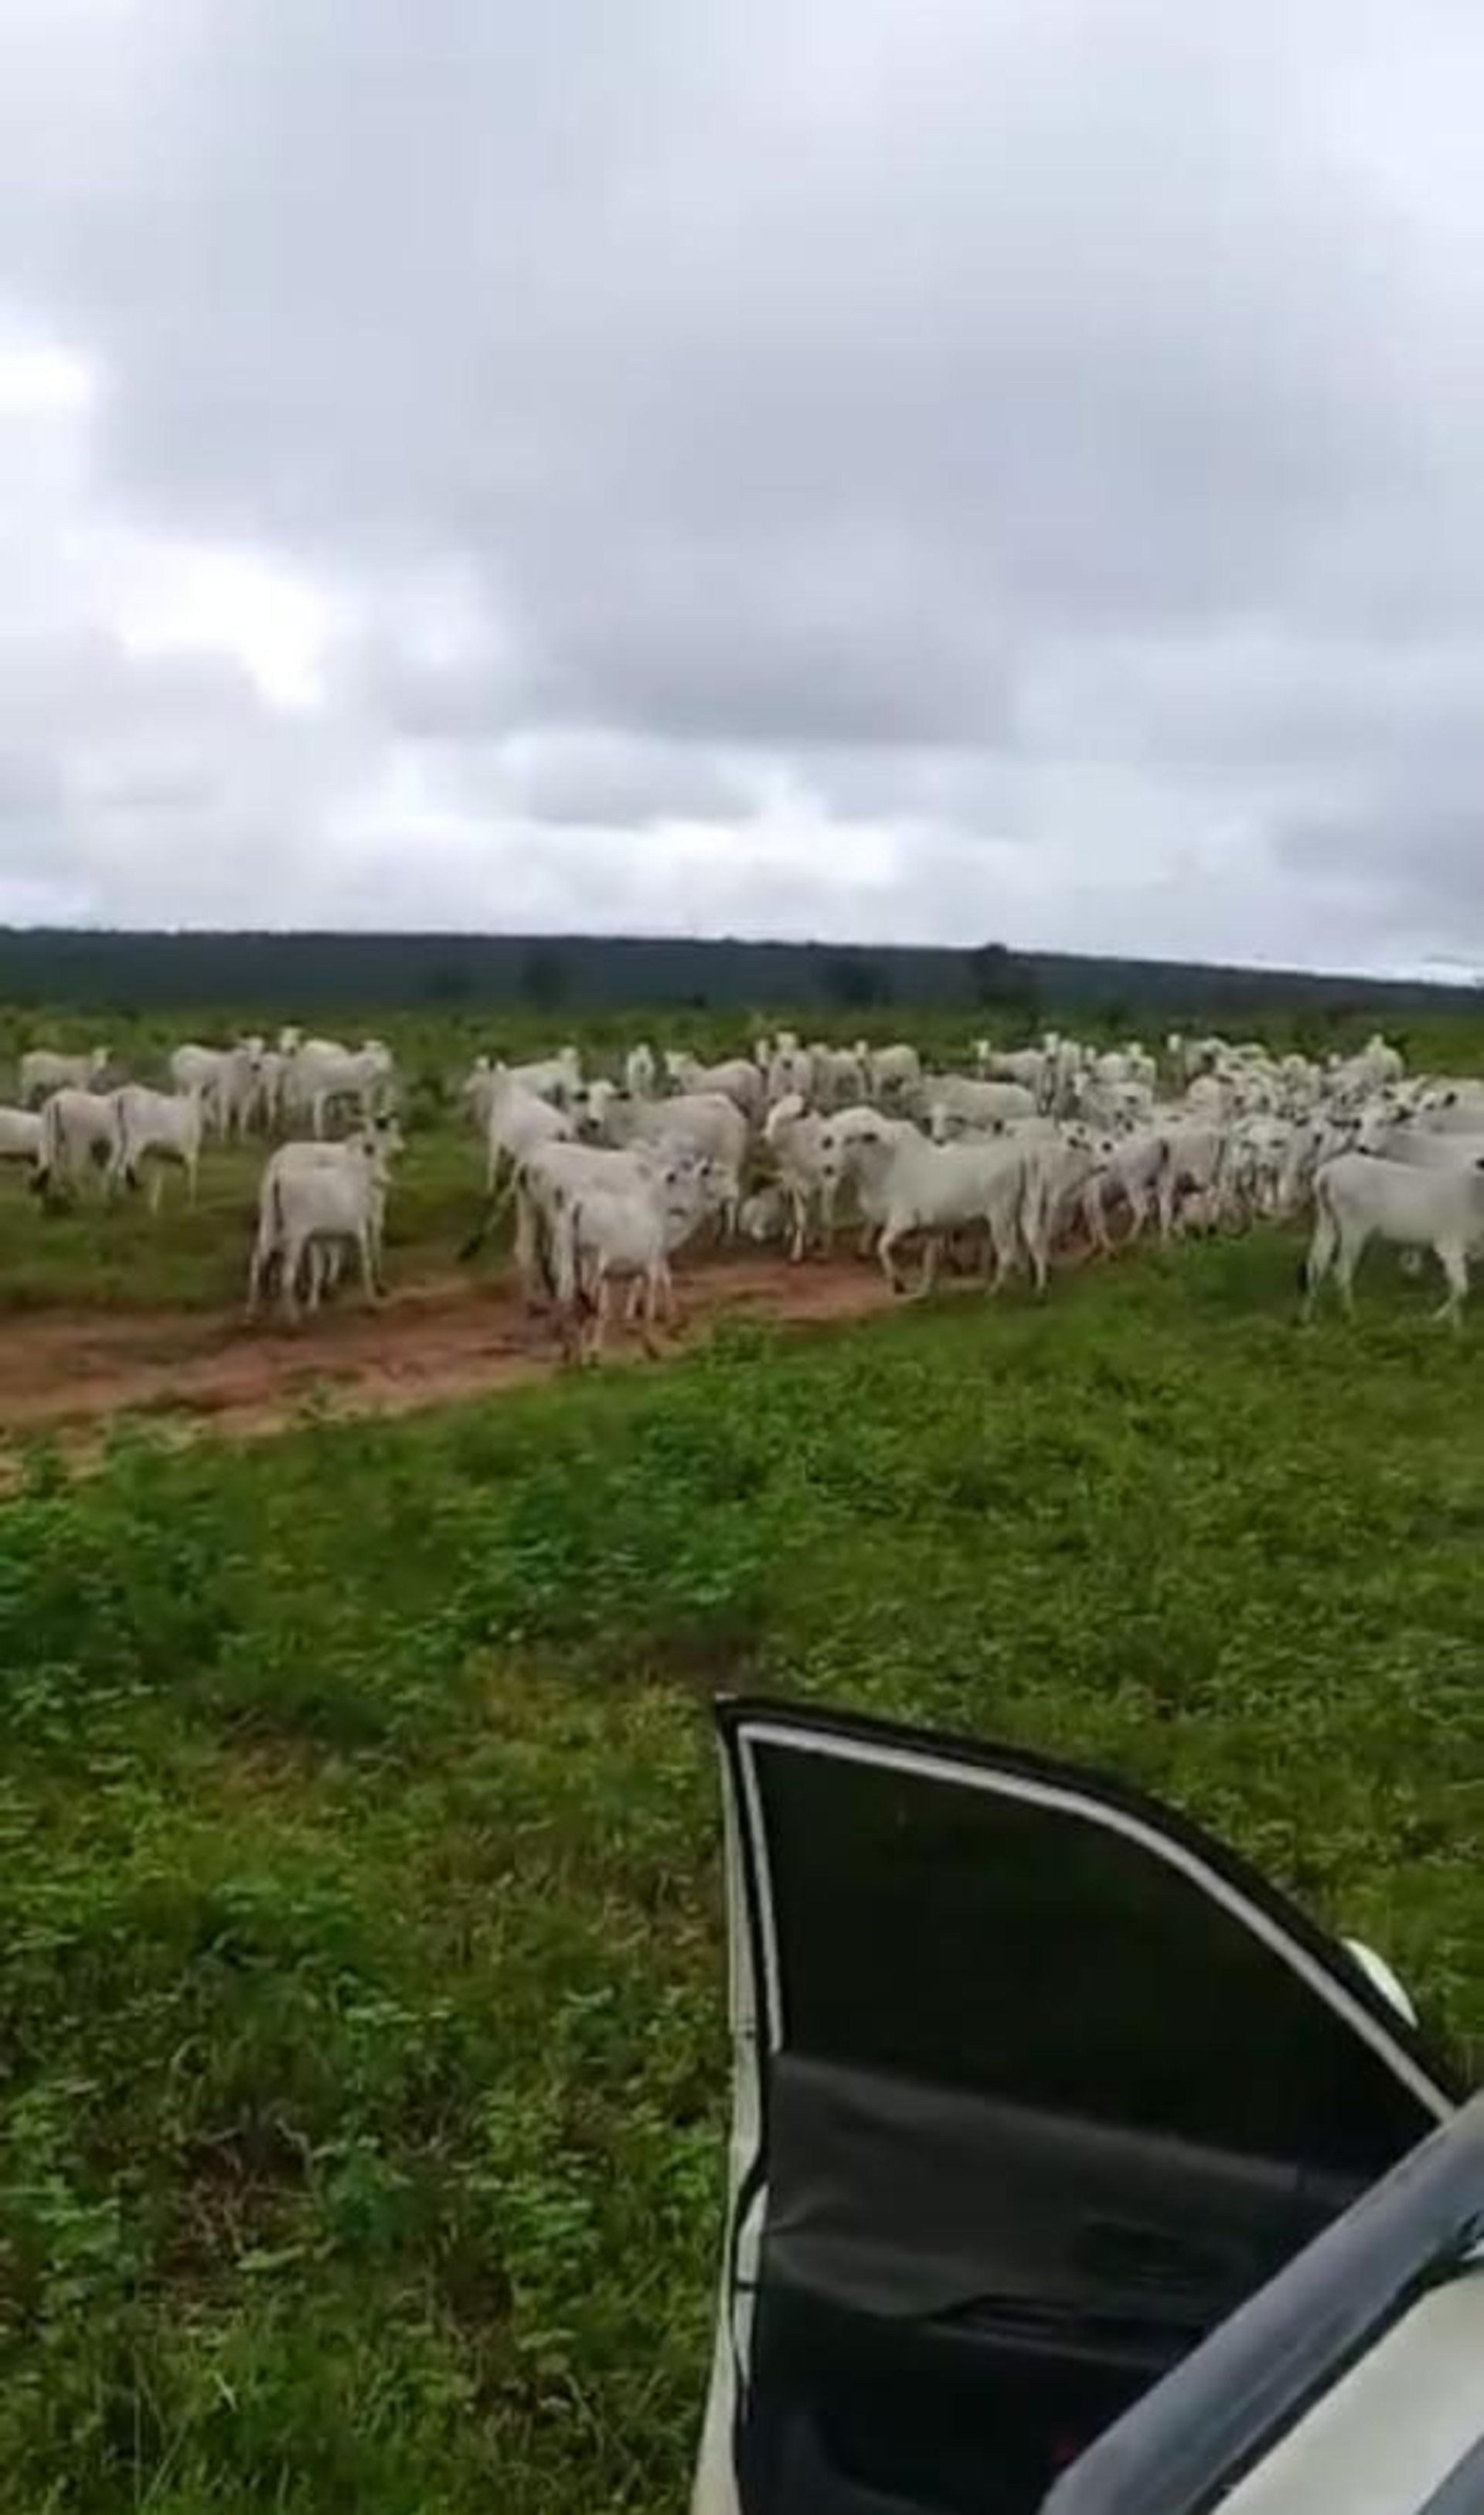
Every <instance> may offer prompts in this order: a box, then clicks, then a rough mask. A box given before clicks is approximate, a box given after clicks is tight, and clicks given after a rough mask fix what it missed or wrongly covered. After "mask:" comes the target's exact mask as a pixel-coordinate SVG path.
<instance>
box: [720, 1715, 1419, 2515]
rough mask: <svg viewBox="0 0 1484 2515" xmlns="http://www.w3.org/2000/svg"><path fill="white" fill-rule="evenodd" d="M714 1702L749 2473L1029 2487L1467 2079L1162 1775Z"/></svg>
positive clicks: (971, 2492) (1018, 2497) (746, 2493)
mask: <svg viewBox="0 0 1484 2515" xmlns="http://www.w3.org/2000/svg"><path fill="white" fill-rule="evenodd" d="M720 1721H721V1734H722V1744H723V1754H724V1758H725V1762H726V1769H727V1773H728V1805H729V1825H730V1827H731V1829H732V1831H733V1833H734V1835H735V1850H736V1853H737V1857H736V1859H735V1860H734V1862H733V1877H734V1881H739V1901H740V1903H741V1905H742V1906H743V1908H744V1909H743V1910H742V1911H741V1912H740V1913H738V1914H737V1915H736V1916H735V1929H734V1939H733V1954H734V1974H735V1966H736V1960H737V1958H738V1956H739V1952H740V1955H741V1958H742V1959H743V1962H742V1968H741V1969H742V1971H743V1973H745V1976H746V1979H747V1999H746V2005H745V2016H746V2029H745V2036H744V2043H743V2046H739V2049H741V2048H745V2052H746V2056H747V2061H748V2068H749V2071H750V2073H751V2075H752V2077H753V2078H754V2079H755V2081H756V2083H755V2084H754V2085H752V2086H751V2088H750V2098H749V2101H750V2104H751V2108H752V2112H753V2114H754V2116H755V2119H756V2138H755V2142H754V2153H753V2155H752V2157H751V2158H750V2159H749V2160H747V2161H744V2162H743V2165H742V2168H741V2181H740V2182H739V2183H738V2184H737V2187H736V2188H737V2189H738V2190H740V2189H741V2188H742V2186H743V2185H744V2184H745V2186H746V2189H747V2191H748V2192H749V2194H750V2195H751V2197H752V2201H753V2205H754V2218H755V2225H756V2237H755V2241H754V2242H752V2243H751V2244H750V2246H749V2247H748V2248H747V2252H748V2260H747V2263H746V2265H745V2272H744V2269H743V2268H740V2267H736V2266H734V2270H733V2275H732V2277H731V2280H730V2295H729V2308H730V2311H731V2314H732V2317H733V2327H732V2328H733V2346H732V2349H731V2352H730V2364H729V2365H728V2367H727V2369H726V2375H727V2382H728V2386H729V2388H730V2393H731V2408H730V2411H729V2413H728V2415H729V2418H730V2422H731V2432H732V2455H733V2464H734V2473H735V2481H736V2493H735V2498H734V2500H733V2501H728V2502H734V2503H735V2504H736V2505H737V2506H738V2507H739V2508H740V2509H741V2515H961V2510H962V2515H1002V2510H1003V2515H1030V2510H1032V2509H1033V2508H1035V2507H1036V2506H1038V2505H1039V2504H1040V2502H1041V2498H1042V2497H1043V2496H1044V2494H1046V2491H1047V2490H1048V2489H1049V2488H1050V2487H1051V2484H1052V2482H1053V2481H1054V2479H1055V2476H1056V2473H1057V2471H1058V2470H1059V2469H1061V2468H1062V2467H1063V2466H1064V2465H1065V2463H1066V2462H1067V2461H1068V2460H1069V2459H1070V2458H1072V2457H1073V2456H1075V2455H1076V2454H1077V2453H1081V2452H1082V2451H1083V2449H1084V2448H1085V2446H1086V2445H1087V2444H1088V2443H1089V2442H1090V2441H1091V2439H1092V2437H1094V2436H1095V2435H1096V2434H1098V2433H1099V2432H1100V2430H1101V2429H1102V2428H1104V2427H1105V2426H1107V2425H1108V2423H1109V2422H1110V2421H1112V2420H1113V2419H1115V2418H1117V2417H1118V2416H1119V2415H1120V2413H1121V2412H1124V2411H1125V2410H1126V2409H1127V2408H1128V2407H1129V2405H1130V2404H1131V2403H1132V2402H1134V2401H1135V2400H1137V2399H1138V2398H1139V2396H1140V2395H1141V2394H1142V2393H1143V2392H1144V2391H1146V2390H1147V2389H1148V2388H1149V2387H1150V2386H1151V2385H1152V2384H1153V2383H1154V2382H1156V2381H1157V2380H1158V2379H1159V2377H1160V2376H1161V2375H1162V2374H1163V2373H1164V2372H1165V2371H1167V2370H1168V2369H1169V2368H1171V2367H1173V2366H1174V2365H1175V2363H1176V2362H1177V2361H1178V2360H1179V2358H1181V2357H1182V2356H1183V2355H1185V2354H1186V2353H1187V2352H1189V2351H1190V2350H1191V2349H1192V2348H1194V2347H1195V2346H1196V2345H1197V2344H1198V2343H1199V2342H1200V2341H1201V2339H1202V2338H1203V2336H1204V2335H1205V2334H1206V2333H1207V2332H1208V2331H1209V2330H1210V2329H1212V2328H1213V2326H1214V2325H1215V2324H1217V2323H1219V2322H1220V2320H1221V2319H1222V2318H1223V2317H1224V2316H1225V2315H1226V2314H1228V2313H1229V2312H1230V2311H1231V2310H1232V2308H1233V2307H1234V2306H1235V2305H1238V2304H1240V2302H1241V2301H1242V2299H1243V2298H1245V2297H1247V2296H1249V2295H1251V2293H1252V2292H1253V2291H1254V2289H1255V2288H1258V2287H1260V2286H1261V2284H1262V2283H1263V2282H1264V2281H1265V2280H1267V2279H1268V2278H1269V2277H1270V2276H1271V2275H1272V2273H1273V2272H1274V2271H1275V2270H1277V2269H1278V2268H1280V2267H1281V2266H1282V2265H1283V2263H1285V2262H1286V2261H1288V2260H1289V2259H1291V2258H1292V2256H1293V2255H1294V2254H1295V2253H1296V2252H1298V2250H1299V2249H1300V2248H1301V2247H1303V2246H1304V2245H1305V2244H1307V2243H1308V2241H1309V2240H1310V2238H1311V2237H1312V2236H1313V2235H1314V2234H1315V2233H1316V2232H1317V2231H1318V2230H1319V2229H1321V2228H1322V2227H1324V2226H1326V2225H1328V2224H1329V2222H1330V2221H1331V2219H1332V2218H1333V2217H1334V2216H1335V2215H1336V2214H1337V2213H1338V2212H1339V2211H1340V2210H1341V2209H1343V2208H1344V2207H1345V2206H1348V2204H1349V2202H1350V2201H1351V2200H1352V2199H1353V2198H1354V2196H1355V2195H1356V2193H1358V2192H1360V2191H1362V2190H1364V2189H1365V2188H1366V2187H1367V2186H1368V2184H1369V2183H1370V2182H1372V2181H1373V2180H1374V2179H1375V2178H1376V2177H1377V2176H1379V2175H1380V2174H1381V2173H1383V2172H1384V2171H1385V2170H1386V2168H1387V2167H1388V2166H1389V2165H1391V2164H1392V2163H1393V2162H1394V2160H1395V2159H1396V2158H1397V2157H1398V2156H1400V2155H1402V2154H1404V2153H1405V2152H1406V2151H1407V2150H1408V2149H1409V2148H1410V2147H1411V2146H1412V2145H1413V2144H1414V2143H1415V2142H1416V2141H1417V2140H1418V2139H1419V2138H1421V2137H1422V2135H1423V2133H1424V2132H1425V2131H1426V2130H1427V2129H1428V2128H1429V2127H1430V2126H1431V2125H1432V2124H1433V2123H1435V2122H1437V2121H1438V2120H1440V2119H1442V2118H1444V2117H1445V2116H1446V2114H1447V2113H1448V2111H1449V2109H1450V2107H1451V2104H1452V2103H1453V2101H1454V2093H1453V2090H1452V2088H1451V2086H1450V2084H1449V2083H1448V2082H1447V2080H1446V2078H1445V2076H1444V2074H1443V2073H1442V2072H1441V2071H1440V2069H1439V2066H1438V2065H1437V2063H1436V2060H1435V2057H1434V2056H1433V2055H1432V2054H1431V2053H1430V2051H1429V2050H1428V2048H1427V2046H1426V2045H1425V2042H1424V2041H1423V2040H1422V2038H1421V2037H1419V2036H1417V2035H1416V2034H1415V2033H1414V2032H1413V2031H1412V2029H1411V2028H1410V2027H1409V2026H1408V2025H1407V2024H1406V2022H1405V2021H1404V2020H1403V2019H1401V2018H1399V2017H1398V2015H1397V2014H1396V2012H1395V2011H1394V2009H1393V2007H1392V2006H1391V2005H1390V2003H1388V2002H1387V2001H1386V2000H1384V1998H1383V1996H1382V1995H1381V1993H1380V1992H1379V1991H1378V1990H1377V1988H1376V1985H1375V1983H1374V1982H1373V1981H1372V1980H1371V1979H1370V1977H1369V1976H1368V1975H1367V1973H1366V1972H1365V1970H1364V1968H1363V1967H1362V1966H1360V1965H1359V1964H1358V1963H1356V1962H1355V1961H1354V1959H1352V1958H1348V1957H1347V1956H1346V1955H1345V1953H1344V1951H1343V1950H1342V1949H1341V1948H1340V1946H1339V1944H1338V1943H1336V1942H1331V1941H1330V1940H1328V1939H1327V1938H1326V1937H1325V1935H1324V1934H1323V1933H1322V1932H1319V1931H1316V1930H1315V1929H1314V1928H1313V1926H1312V1925H1311V1924H1309V1923H1308V1922H1307V1921H1306V1920H1305V1919H1304V1918H1303V1917H1301V1916H1299V1915H1297V1914H1295V1913H1294V1912H1293V1911H1292V1910H1291V1908H1289V1907H1288V1906H1287V1905H1286V1904H1285V1903H1284V1902H1283V1899H1282V1898H1281V1897H1278V1896H1276V1895H1275V1894H1274V1893H1273V1892H1272V1890H1271V1889H1270V1888H1268V1887H1267V1886H1266V1885H1265V1884H1264V1883H1263V1882H1262V1881H1261V1880H1260V1879H1257V1878H1255V1877H1254V1876H1253V1875H1252V1874H1251V1873H1250V1872H1248V1871H1247V1870H1246V1869H1245V1868H1244V1867H1243V1865H1242V1864H1241V1863H1239V1862H1236V1861H1234V1860H1233V1859H1232V1858H1231V1856H1230V1855H1229V1854H1226V1853H1224V1852H1223V1851H1222V1850H1221V1849H1220V1847H1219V1846H1217V1845H1215V1844H1213V1843H1211V1842H1210V1841H1209V1840H1208V1838H1207V1837H1206V1836H1204V1835H1201V1834H1200V1833H1199V1831H1198V1830H1197V1829H1195V1828H1193V1827H1190V1826H1188V1825H1186V1824H1185V1823H1184V1822H1183V1821H1182V1820H1180V1819H1178V1818H1175V1817H1173V1816H1171V1815H1170V1814H1169V1812H1167V1811H1163V1810H1160V1809H1157V1808H1154V1807H1153V1806H1152V1805H1151V1804H1150V1803H1149V1802H1147V1801H1145V1800H1142V1799H1141V1798H1139V1797H1138V1795H1137V1794H1135V1793H1127V1792H1122V1791H1120V1790H1118V1789H1117V1788H1116V1787H1114V1786H1111V1785H1108V1784H1106V1783H1105V1782H1103V1781H1102V1780H1101V1779H1100V1778H1099V1777H1095V1776H1089V1775H1084V1774H1080V1773H1077V1772H1075V1771H1074V1770H1072V1769H1071V1768H1069V1767H1066V1766H1062V1765H1053V1764H1051V1763H1048V1762H1046V1761H1045V1760H1043V1759H1039V1758H1033V1757H1026V1756H1022V1755H1018V1754H1015V1753H1013V1752H1007V1751H1002V1750H990V1749H983V1748H979V1747H977V1746H975V1745H973V1744H971V1743H965V1742H954V1741H944V1740H941V1739H938V1738H935V1737H928V1738H923V1737H919V1736H917V1735H915V1734H913V1733H905V1732H902V1731H899V1730H894V1729H890V1728H887V1727H886V1726H885V1725H883V1724H876V1723H871V1722H864V1721H853V1720H844V1721H842V1720H839V1719H837V1718H834V1717H832V1716H831V1715H827V1714H820V1713H818V1712H814V1711H804V1712H798V1711H785V1710H782V1709H780V1708H779V1707H776V1706H768V1705H756V1706H745V1705H733V1706H725V1707H722V1709H721V1713H720ZM735 1995H736V1983H735V1978H734V2002H733V2005H734V2024H736V2023H737V2019H738V2015H739V2011H738V2007H737V2000H736V1996H735ZM725 2355H726V2353H725V2352H724V2351H723V2352H721V2356H722V2358H724V2357H725ZM713 2426H715V2423H713ZM698 2502H701V2501H700V2500H698ZM704 2502H705V2503H706V2504H708V2505H712V2504H719V2503H721V2502H723V2501H722V2500H721V2499H720V2498H718V2497H716V2496H715V2495H713V2496H708V2497H707V2498H706V2499H705V2500H704Z"/></svg>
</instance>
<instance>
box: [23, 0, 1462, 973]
mask: <svg viewBox="0 0 1484 2515" xmlns="http://www.w3.org/2000/svg"><path fill="white" fill-rule="evenodd" d="M1481 70H1484V24H1480V23H1478V22H1477V21H1476V20H1475V17H1474V15H1473V13H1469V12H1466V11H1464V10H1463V8H1462V7H1460V6H1458V5H1456V0H1407V5H1403V0H1378V5H1377V6H1376V7H1374V8H1373V9H1371V10H1369V11H1367V12H1366V13H1364V16H1363V19H1362V20H1357V17H1356V13H1355V12H1354V11H1353V10H1349V9H1343V8H1341V7H1340V0H1312V5H1311V6H1309V7H1307V8H1305V9H1304V10H1302V11H1295V10H1293V9H1291V8H1289V7H1287V6H1284V5H1280V0H1253V5H1252V6H1251V7H1249V8H1247V9H1245V10H1243V11H1242V12H1240V13H1238V12H1231V11H1221V12H1216V11H1211V12H1194V11H1191V10H1190V9H1188V8H1186V7H1181V6H1178V5H1176V0H1125V5H1122V6H1120V7H1119V8H1117V9H1110V8H1108V7H1106V6H1104V5H1101V0H1044V5H1042V6H1040V7H1038V8H1037V9H1036V10H1035V11H1034V12H1030V11H1026V10H1024V9H1021V8H1013V7H1011V6H1010V5H1009V0H988V5H986V0H852V5H850V6H849V7H846V6H845V0H793V5H791V6H790V7H789V8H788V9H787V10H784V9H781V8H779V9H771V8H766V7H764V8H763V10H761V11H759V10H757V9H748V10H744V9H743V7H742V6H741V0H713V4H712V5H711V6H710V7H708V8H706V9H703V10H697V9H694V8H693V7H686V6H683V5H682V0H631V6H629V7H628V8H626V9H624V10H614V9H612V8H611V7H609V6H607V5H605V0H552V4H551V5H550V6H549V7H548V8H547V9H545V10H540V11H531V10H523V11H515V10H496V9H491V8H490V7H489V6H488V0H429V5H428V6H426V7H424V8H422V9H420V10H416V11H413V10H409V9H408V8H407V7H406V6H405V5H404V0H256V5H255V6H254V7H253V8H252V9H251V10H244V9H242V8H240V7H238V6H234V5H232V0H0V572H3V573H0V582H3V584H4V587H5V599H4V602H3V604H0V916H6V915H9V916H12V917H25V916H30V915H36V914H47V913H56V914H60V915H62V916H65V917H71V918H88V919H102V920H108V921H116V922H123V923H145V922H148V923H155V922H167V923H182V924H186V923H189V924H206V923H241V922H251V923H255V924H256V923H268V924H282V925H290V924H295V923H303V922H313V923H318V924H339V925H358V926H368V925H370V926H374V925H389V926H390V925H400V924H406V923H409V922H411V923H416V924H418V925H439V924H446V925H450V926H505V927H522V926H531V925H541V924H556V925H560V926H563V927H568V928H570V927H572V926H588V927H594V928H661V929H676V928H681V929H696V928H700V929H706V928H730V929H732V930H744V931H750V932H758V933H763V932H774V933H786V934H807V933H820V934H830V935H839V936H853V935H861V936H898V937H902V938H907V937H919V938H926V939H942V940H945V941H965V940H969V941H972V940H978V939H985V938H988V937H1003V938H1004V939H1007V940H1010V941H1012V942H1020V943H1026V944H1033V943H1043V944H1065V945H1069V946H1072V947H1074V948H1084V949H1091V950H1097V949H1108V950H1112V951H1128V950H1147V951H1151V952H1156V953H1175V954H1186V953H1199V954H1203V955H1207V956H1211V957H1231V958H1239V959H1266V960H1294V961H1298V962H1305V963H1311V964H1317V965H1325V966H1344V965H1347V964H1350V965H1358V966H1367V967H1374V968H1378V969H1381V968H1409V969H1410V968H1414V967H1418V966H1422V965H1424V964H1425V963H1426V961H1427V959H1428V956H1429V955H1431V954H1433V953H1459V952H1462V953H1463V955H1464V956H1465V957H1470V958H1475V957H1476V958H1477V959H1478V960H1479V962H1480V963H1481V965H1484V819H1481V803H1484V451H1481V448H1484V431H1481V427H1480V422H1481V418H1484V325H1481V323H1480V320H1479V317H1480V313H1481V310H1484V309H1481V307H1480V305H1479V303H1478V300H1479V298H1480V295H1481V282H1480V279H1479V276H1478V274H1479V272H1480V271H1481V270H1484V260H1481V256H1480V252H1479V247H1480V243H1481V241H1484V182H1481V179H1480V177H1479V175H1478V172H1477V167H1476V146H1475V143H1474V135H1473V131H1472V128H1471V120H1470V115H1469V110H1468V106H1469V100H1470V98H1471V97H1472V96H1473V95H1476V94H1477V85H1476V82H1477V80H1478V77H1479V74H1480V72H1481Z"/></svg>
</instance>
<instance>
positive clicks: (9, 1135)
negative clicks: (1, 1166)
mask: <svg viewBox="0 0 1484 2515" xmlns="http://www.w3.org/2000/svg"><path fill="white" fill-rule="evenodd" d="M40 1150H41V1117H40V1113H39V1111H37V1110H35V1109H3V1108H0V1162H30V1163H31V1164H32V1165H33V1166H34V1164H35V1160H36V1156H37V1154H38V1153H39V1152H40Z"/></svg>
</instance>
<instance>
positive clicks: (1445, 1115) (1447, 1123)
mask: <svg viewBox="0 0 1484 2515" xmlns="http://www.w3.org/2000/svg"><path fill="white" fill-rule="evenodd" d="M1417 1122H1418V1125H1419V1126H1420V1127H1424V1128H1426V1129H1427V1130H1428V1131H1429V1132H1430V1133H1431V1134H1435V1135H1473V1134H1484V1083H1476V1082H1471V1081H1466V1080H1465V1081H1463V1082H1461V1083H1448V1084H1440V1085H1436V1086H1434V1087H1433V1089H1432V1090H1431V1091H1428V1092H1424V1093H1422V1097H1421V1099H1420V1100H1419V1102H1418V1105H1417Z"/></svg>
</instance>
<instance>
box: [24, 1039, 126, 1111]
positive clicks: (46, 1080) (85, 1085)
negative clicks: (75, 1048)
mask: <svg viewBox="0 0 1484 2515" xmlns="http://www.w3.org/2000/svg"><path fill="white" fill-rule="evenodd" d="M107 1063H108V1051H107V1049H105V1048H95V1049H93V1050H92V1051H91V1052H90V1053H89V1054H88V1055H87V1056H62V1055H60V1054H59V1053H58V1051H57V1050H56V1049H54V1048H28V1049H27V1050H26V1051H25V1054H24V1055H23V1056H22V1058H21V1076H20V1091H21V1106H22V1108H25V1109H31V1108H34V1106H35V1104H36V1102H37V1101H38V1100H44V1099H45V1098H46V1096H47V1093H49V1092H90V1091H91V1090H92V1088H93V1086H94V1084H95V1083H96V1082H97V1081H98V1079H99V1077H100V1075H102V1074H103V1073H104V1072H105V1070H106V1068H107Z"/></svg>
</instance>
